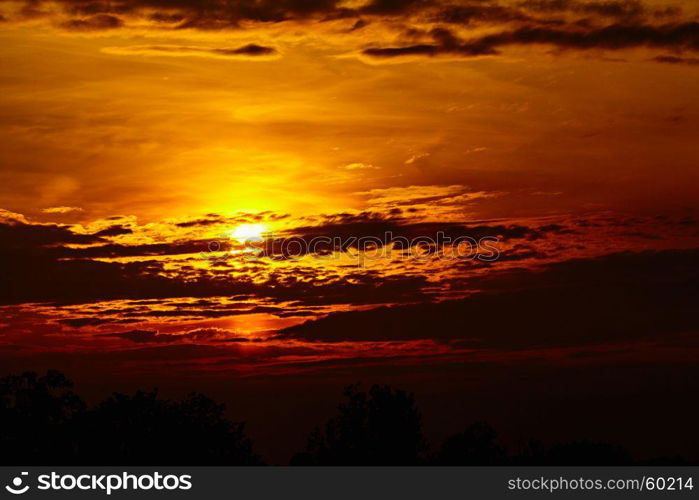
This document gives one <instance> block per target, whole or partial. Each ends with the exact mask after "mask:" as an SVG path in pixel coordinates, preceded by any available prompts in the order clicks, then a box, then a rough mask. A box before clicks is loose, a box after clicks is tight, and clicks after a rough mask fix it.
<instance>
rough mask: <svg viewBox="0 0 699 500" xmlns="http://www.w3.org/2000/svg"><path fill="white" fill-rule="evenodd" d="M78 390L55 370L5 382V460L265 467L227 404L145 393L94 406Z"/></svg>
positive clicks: (1, 382) (1, 433)
mask: <svg viewBox="0 0 699 500" xmlns="http://www.w3.org/2000/svg"><path fill="white" fill-rule="evenodd" d="M72 386H73V384H72V383H71V382H70V381H69V380H68V379H67V378H66V377H65V376H64V375H63V374H61V373H59V372H56V371H49V372H47V374H46V375H45V376H38V375H37V374H36V373H33V372H27V373H24V374H22V375H18V376H14V375H11V376H7V377H4V378H1V379H0V450H1V451H0V453H1V457H2V458H1V459H0V460H1V461H2V463H12V464H17V463H25V464H67V463H81V464H91V465H96V464H101V465H107V464H115V465H116V464H125V465H145V464H149V465H155V464H163V465H170V464H180V465H184V464H191V465H207V464H208V465H213V464H216V465H252V464H259V463H260V459H259V457H258V456H257V455H255V454H254V453H253V451H252V445H251V442H250V440H249V439H248V438H247V437H246V436H245V434H244V424H242V423H234V422H230V421H229V420H227V419H226V418H225V416H224V411H225V407H224V405H221V404H218V403H216V402H215V401H213V400H211V399H209V398H207V397H206V396H202V395H200V394H191V395H189V396H188V397H187V398H185V399H183V400H181V401H170V400H167V399H159V398H158V394H157V391H153V392H142V391H139V392H137V393H136V394H135V395H133V396H126V395H123V394H114V395H113V396H112V397H110V398H108V399H107V400H105V401H103V402H102V403H100V404H99V405H97V406H96V407H95V408H92V409H88V408H87V406H86V405H85V403H84V402H83V401H82V400H81V399H80V398H79V397H78V396H77V395H76V394H74V393H73V392H72V390H71V388H72Z"/></svg>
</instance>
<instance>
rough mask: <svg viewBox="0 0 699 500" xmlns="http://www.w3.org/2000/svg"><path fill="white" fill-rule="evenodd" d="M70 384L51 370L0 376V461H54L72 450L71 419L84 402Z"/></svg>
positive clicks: (73, 421) (70, 454) (79, 412)
mask: <svg viewBox="0 0 699 500" xmlns="http://www.w3.org/2000/svg"><path fill="white" fill-rule="evenodd" d="M72 387H73V384H72V382H71V381H70V380H68V379H67V378H66V377H65V376H64V375H63V374H62V373H60V372H57V371H54V370H49V371H48V372H47V373H46V375H44V376H38V375H37V374H36V373H34V372H27V373H23V374H21V375H9V376H7V377H2V378H0V422H1V424H0V450H2V456H1V458H0V461H2V463H4V464H10V463H11V464H17V463H57V462H62V461H64V460H65V459H66V457H71V456H72V455H73V454H74V451H75V442H74V441H73V440H72V439H71V436H73V435H74V434H75V431H76V427H75V425H74V424H75V420H74V419H75V417H76V416H77V415H80V414H82V413H83V412H84V411H85V403H84V402H83V401H82V400H81V399H80V397H78V396H77V395H76V394H74V393H73V391H72V390H71V389H72Z"/></svg>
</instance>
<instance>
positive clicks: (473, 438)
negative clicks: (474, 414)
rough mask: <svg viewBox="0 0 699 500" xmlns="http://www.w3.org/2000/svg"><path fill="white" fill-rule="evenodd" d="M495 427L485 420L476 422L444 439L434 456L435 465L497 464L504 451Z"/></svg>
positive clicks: (500, 460) (500, 461)
mask: <svg viewBox="0 0 699 500" xmlns="http://www.w3.org/2000/svg"><path fill="white" fill-rule="evenodd" d="M496 438H497V433H496V432H495V429H493V428H492V427H490V426H489V425H488V424H486V423H485V422H476V423H474V424H471V425H470V426H469V427H467V428H466V430H464V432H461V433H459V434H454V435H453V436H451V437H449V438H447V439H446V441H444V444H442V448H441V450H440V451H439V453H438V454H437V456H436V459H435V463H436V464H437V465H498V464H501V463H503V462H504V461H505V452H504V450H503V448H502V447H500V445H499V444H498V443H497V441H496Z"/></svg>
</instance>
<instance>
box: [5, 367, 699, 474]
mask: <svg viewBox="0 0 699 500" xmlns="http://www.w3.org/2000/svg"><path fill="white" fill-rule="evenodd" d="M343 395H344V401H343V402H342V403H341V404H340V405H339V406H338V414H337V415H336V416H335V417H333V418H331V419H329V420H328V421H327V422H326V423H325V424H324V425H323V426H321V427H318V428H317V429H316V430H315V431H314V432H312V433H311V435H310V436H309V438H308V443H307V446H306V449H305V451H303V452H300V453H297V454H296V455H295V456H294V457H293V458H292V460H291V465H631V464H634V463H637V462H634V460H632V458H631V457H630V455H629V454H628V453H627V452H626V451H625V450H624V449H623V448H621V447H618V446H615V445H612V444H607V443H595V442H589V441H578V442H570V443H564V444H558V445H554V446H550V447H545V446H543V445H542V444H541V443H539V442H536V441H531V442H530V443H528V444H527V445H526V446H524V447H522V449H519V450H516V451H514V452H512V451H509V452H508V450H506V449H505V448H504V447H503V446H502V445H501V444H500V442H499V441H498V439H497V434H496V432H495V430H494V429H493V428H492V427H490V426H489V425H488V424H487V423H484V422H476V423H473V424H471V425H469V426H467V427H466V428H465V429H464V431H463V432H460V433H458V434H454V435H452V436H450V437H449V438H447V439H446V440H445V441H444V443H442V445H441V447H439V448H438V449H437V450H436V451H432V452H431V451H430V447H429V445H428V443H427V441H426V440H425V437H424V435H423V429H422V417H421V414H420V412H419V410H418V408H417V406H416V404H415V400H414V398H413V396H412V395H411V394H408V393H406V392H405V391H402V390H396V389H393V388H391V387H389V386H378V385H374V386H372V387H371V388H370V389H369V390H368V391H363V390H361V387H360V386H359V384H356V385H351V386H349V387H347V388H346V389H345V390H344V394H343ZM0 450H1V452H0V456H1V463H2V464H26V465H31V464H34V465H48V464H53V465H55V464H66V465H67V464H91V465H262V464H263V461H262V459H261V458H260V456H258V455H257V454H256V453H255V452H254V451H253V447H252V442H251V440H250V439H249V438H248V437H247V436H246V434H245V425H244V423H241V422H232V421H230V420H228V419H227V418H226V417H225V406H224V405H222V404H219V403H217V402H215V401H213V400H212V399H210V398H208V397H206V396H203V395H201V394H190V395H189V396H187V397H185V398H184V399H182V400H179V401H172V400H169V399H163V398H160V397H159V396H158V392H157V391H150V392H145V391H138V392H136V393H135V394H134V395H132V396H129V395H124V394H113V395H112V396H111V397H109V398H107V399H106V400H104V401H102V402H100V403H99V404H97V405H96V406H93V407H88V405H87V404H86V403H85V402H84V401H83V399H82V398H81V397H80V396H78V395H77V394H76V393H75V392H73V384H72V382H71V381H70V380H68V379H67V378H66V377H65V376H64V375H63V374H62V373H60V372H58V371H54V370H50V371H48V372H47V373H46V374H45V375H42V376H40V375H38V374H36V373H34V372H26V373H23V374H21V375H9V376H6V377H3V378H0ZM644 463H645V464H658V465H661V464H662V465H680V464H688V463H689V462H687V461H686V460H684V459H682V458H681V457H671V458H662V459H656V460H652V461H646V462H644Z"/></svg>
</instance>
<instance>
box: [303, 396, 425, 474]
mask: <svg viewBox="0 0 699 500" xmlns="http://www.w3.org/2000/svg"><path fill="white" fill-rule="evenodd" d="M344 396H345V398H346V402H344V403H342V404H340V405H339V407H338V410H339V415H337V416H336V417H333V418H331V419H330V420H328V421H327V422H326V424H325V426H324V428H323V429H322V430H321V429H316V430H315V431H314V432H313V433H312V434H311V436H310V437H309V439H308V445H307V449H306V452H305V453H300V454H298V455H296V456H295V457H294V458H293V459H292V462H291V463H292V465H415V464H418V463H420V462H421V461H422V459H423V455H424V453H425V452H426V451H427V444H426V442H425V439H424V437H423V434H422V418H421V416H420V412H419V411H418V410H417V408H416V406H415V400H414V398H413V396H412V395H411V394H408V393H406V392H404V391H401V390H393V389H392V388H390V387H389V386H378V385H374V386H372V387H371V388H370V389H369V391H368V392H363V391H360V389H359V384H355V385H350V386H348V387H347V388H345V390H344Z"/></svg>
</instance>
